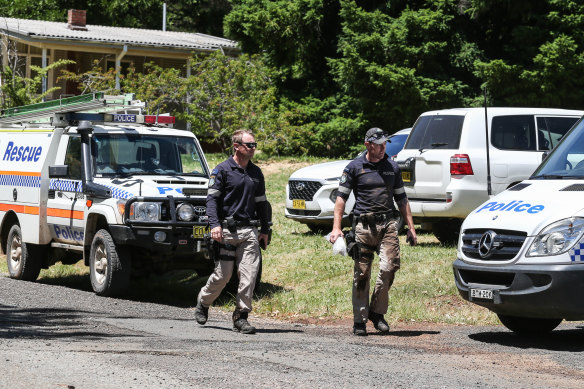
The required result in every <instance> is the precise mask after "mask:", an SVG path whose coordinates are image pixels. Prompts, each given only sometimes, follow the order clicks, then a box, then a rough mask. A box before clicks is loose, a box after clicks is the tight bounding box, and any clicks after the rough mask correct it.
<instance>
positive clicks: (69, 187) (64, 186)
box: [49, 180, 83, 193]
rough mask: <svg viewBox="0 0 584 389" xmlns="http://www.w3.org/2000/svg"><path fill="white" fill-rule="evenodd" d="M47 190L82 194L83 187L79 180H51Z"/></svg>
mask: <svg viewBox="0 0 584 389" xmlns="http://www.w3.org/2000/svg"><path fill="white" fill-rule="evenodd" d="M49 189H53V190H62V191H63V192H79V193H81V192H83V186H82V185H81V181H79V180H51V181H50V183H49Z"/></svg>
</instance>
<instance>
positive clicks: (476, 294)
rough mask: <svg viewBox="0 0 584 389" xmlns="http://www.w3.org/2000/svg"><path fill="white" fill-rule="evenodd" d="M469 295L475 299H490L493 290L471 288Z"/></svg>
mask: <svg viewBox="0 0 584 389" xmlns="http://www.w3.org/2000/svg"><path fill="white" fill-rule="evenodd" d="M470 297H472V298H476V299H484V300H492V299H493V291H492V290H491V289H471V290H470Z"/></svg>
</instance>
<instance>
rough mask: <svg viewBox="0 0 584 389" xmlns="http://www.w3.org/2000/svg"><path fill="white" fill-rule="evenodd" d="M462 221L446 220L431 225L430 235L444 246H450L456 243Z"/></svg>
mask: <svg viewBox="0 0 584 389" xmlns="http://www.w3.org/2000/svg"><path fill="white" fill-rule="evenodd" d="M461 225H462V220H459V219H448V220H442V221H439V222H436V223H432V233H433V234H434V236H435V237H436V238H437V239H438V240H439V241H440V243H442V244H443V245H445V246H452V245H456V244H457V243H458V236H459V235H460V226H461Z"/></svg>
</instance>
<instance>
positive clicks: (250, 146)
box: [237, 142, 258, 149]
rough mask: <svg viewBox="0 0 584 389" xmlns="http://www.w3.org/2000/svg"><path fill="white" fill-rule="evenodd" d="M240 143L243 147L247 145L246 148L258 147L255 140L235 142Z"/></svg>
mask: <svg viewBox="0 0 584 389" xmlns="http://www.w3.org/2000/svg"><path fill="white" fill-rule="evenodd" d="M237 143H238V144H240V145H245V147H247V148H248V149H255V148H256V147H258V143H257V142H237Z"/></svg>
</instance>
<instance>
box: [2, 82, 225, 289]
mask: <svg viewBox="0 0 584 389" xmlns="http://www.w3.org/2000/svg"><path fill="white" fill-rule="evenodd" d="M143 106H144V105H143V103H139V102H137V101H133V100H132V96H131V95H130V96H128V95H126V96H106V95H104V94H102V93H98V94H93V95H83V96H77V97H73V98H69V99H62V100H60V101H56V102H48V103H41V104H35V105H30V106H25V107H18V108H12V109H9V110H6V111H5V112H3V116H2V117H0V158H1V160H0V242H1V245H0V247H1V249H2V251H3V253H5V254H6V260H7V264H8V271H9V273H10V277H12V278H16V279H21V280H29V281H30V280H36V278H37V277H38V275H39V272H40V270H41V269H42V268H47V267H49V266H51V265H52V264H55V263H56V262H58V261H61V262H62V263H64V264H72V263H76V262H78V261H79V260H80V259H83V260H84V263H85V265H87V266H89V268H90V279H91V285H92V288H93V290H94V291H95V293H97V294H98V295H104V296H108V295H113V294H119V293H121V292H123V291H124V290H125V289H126V288H127V286H128V283H129V279H130V275H131V274H140V273H141V274H147V273H149V272H153V271H154V272H159V271H165V270H169V269H175V268H189V269H195V270H197V271H199V272H201V273H210V272H211V271H212V268H213V261H212V260H210V259H209V257H208V255H207V249H206V246H205V243H204V235H205V233H206V232H208V227H207V217H206V207H205V203H206V196H207V184H208V179H209V168H208V165H207V161H206V159H205V156H204V155H203V152H202V150H201V147H200V145H199V142H198V140H197V138H196V137H195V136H194V135H193V134H192V133H191V132H190V131H184V130H178V129H173V128H172V126H173V124H174V122H175V120H174V117H172V116H164V115H143V114H142V107H143Z"/></svg>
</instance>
